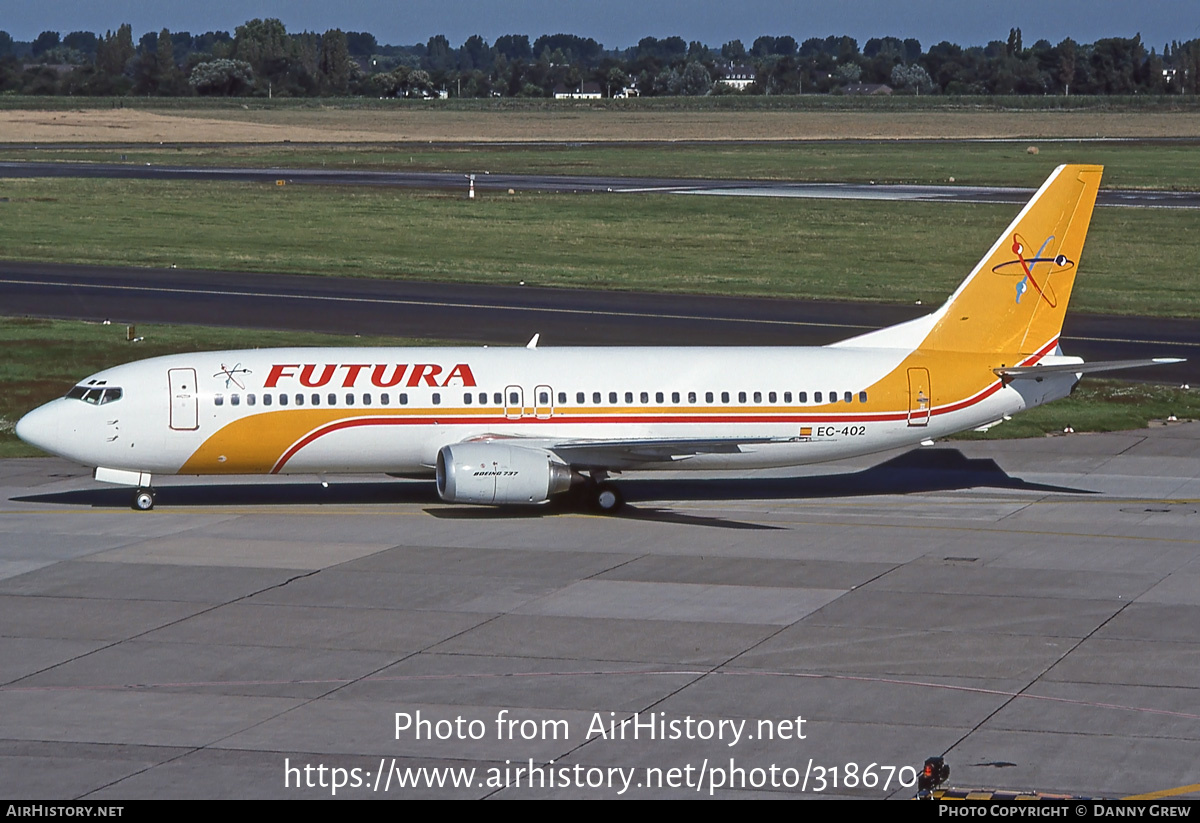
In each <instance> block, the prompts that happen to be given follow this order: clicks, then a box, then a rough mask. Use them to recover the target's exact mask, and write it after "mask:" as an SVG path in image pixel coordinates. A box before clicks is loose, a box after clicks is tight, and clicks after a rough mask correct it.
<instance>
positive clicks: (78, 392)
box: [66, 386, 121, 406]
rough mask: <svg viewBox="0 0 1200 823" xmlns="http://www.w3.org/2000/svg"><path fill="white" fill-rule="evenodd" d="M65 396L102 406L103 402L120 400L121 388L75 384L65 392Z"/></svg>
mask: <svg viewBox="0 0 1200 823" xmlns="http://www.w3.org/2000/svg"><path fill="white" fill-rule="evenodd" d="M66 397H67V398H68V399H70V400H82V401H83V402H84V403H91V404H92V405H93V406H103V405H104V404H105V403H115V402H117V401H118V400H120V399H121V390H120V389H118V388H113V387H108V388H101V387H99V386H75V387H73V388H72V389H71V390H70V391H68V392H67V394H66Z"/></svg>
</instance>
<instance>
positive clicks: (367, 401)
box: [363, 392, 371, 406]
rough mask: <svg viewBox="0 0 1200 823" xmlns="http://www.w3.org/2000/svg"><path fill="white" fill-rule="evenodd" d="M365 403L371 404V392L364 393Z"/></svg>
mask: <svg viewBox="0 0 1200 823" xmlns="http://www.w3.org/2000/svg"><path fill="white" fill-rule="evenodd" d="M363 405H364V406H369V405H371V395H370V393H369V392H368V393H366V394H364V395H363Z"/></svg>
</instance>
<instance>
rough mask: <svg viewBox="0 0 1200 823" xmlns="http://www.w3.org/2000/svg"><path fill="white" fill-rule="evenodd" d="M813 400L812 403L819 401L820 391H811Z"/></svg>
mask: <svg viewBox="0 0 1200 823" xmlns="http://www.w3.org/2000/svg"><path fill="white" fill-rule="evenodd" d="M813 402H814V403H820V402H821V393H820V392H819V391H815V392H813Z"/></svg>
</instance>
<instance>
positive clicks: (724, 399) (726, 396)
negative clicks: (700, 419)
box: [721, 391, 729, 403]
mask: <svg viewBox="0 0 1200 823" xmlns="http://www.w3.org/2000/svg"><path fill="white" fill-rule="evenodd" d="M721 402H722V403H728V402H729V392H727V391H723V392H721Z"/></svg>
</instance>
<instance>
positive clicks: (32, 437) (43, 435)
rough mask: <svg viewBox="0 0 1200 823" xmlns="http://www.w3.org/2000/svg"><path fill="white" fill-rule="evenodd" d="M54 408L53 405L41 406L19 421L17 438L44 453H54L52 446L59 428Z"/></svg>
mask: <svg viewBox="0 0 1200 823" xmlns="http://www.w3.org/2000/svg"><path fill="white" fill-rule="evenodd" d="M53 406H54V404H53V403H47V404H46V405H44V406H39V407H38V408H36V409H34V410H33V411H31V412H30V413H29V414H27V415H25V416H24V417H22V418H21V419H20V420H18V421H17V427H16V429H15V431H16V434H17V437H19V438H21V439H22V440H24V441H25V442H26V443H28V444H29V445H31V446H35V447H37V448H39V449H41V450H42V451H44V452H51V453H53V449H51V448H50V446H51V444H52V443H53V442H54V440H55V436H56V434H57V433H58V428H59V426H58V421H57V419H56V418H57V417H58V415H57V414H55V410H54V409H53Z"/></svg>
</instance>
